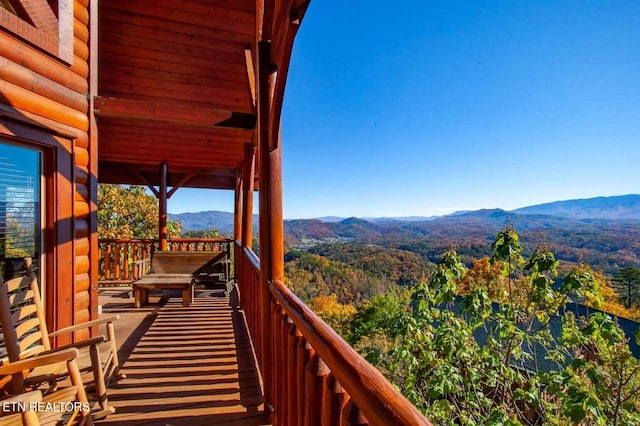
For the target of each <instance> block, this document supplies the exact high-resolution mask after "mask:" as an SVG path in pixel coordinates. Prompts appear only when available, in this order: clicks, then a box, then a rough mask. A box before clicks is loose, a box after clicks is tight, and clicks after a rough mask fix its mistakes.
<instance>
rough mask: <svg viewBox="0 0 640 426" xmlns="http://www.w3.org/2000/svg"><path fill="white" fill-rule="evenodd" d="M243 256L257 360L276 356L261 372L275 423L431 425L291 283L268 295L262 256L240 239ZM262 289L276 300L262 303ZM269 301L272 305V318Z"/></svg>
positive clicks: (240, 270)
mask: <svg viewBox="0 0 640 426" xmlns="http://www.w3.org/2000/svg"><path fill="white" fill-rule="evenodd" d="M235 259H236V273H237V282H238V290H239V294H240V306H241V308H242V309H243V310H244V312H245V317H246V320H247V325H248V327H249V332H250V334H251V339H252V341H253V344H254V347H255V349H256V355H257V358H258V360H263V359H269V360H272V363H271V365H268V366H265V365H261V371H262V372H263V381H264V384H265V393H267V394H268V395H270V401H267V402H269V403H270V404H271V405H272V408H273V413H272V414H273V417H274V418H272V422H273V423H274V424H277V425H321V424H322V425H325V424H326V425H361V424H375V425H430V424H431V423H430V422H429V421H428V420H427V419H426V418H425V417H424V416H423V415H422V414H421V413H420V412H419V411H418V409H417V408H415V406H413V405H412V404H411V403H410V402H409V401H407V400H406V399H405V398H404V397H403V396H402V394H400V392H398V391H397V390H396V389H395V388H394V387H393V385H391V383H389V382H388V381H387V380H386V379H385V378H384V376H383V375H382V374H381V373H380V372H379V371H378V370H377V369H376V368H375V367H373V366H372V365H371V364H369V363H368V362H367V361H366V360H365V359H363V358H362V357H361V356H360V355H359V354H358V353H356V352H355V350H353V348H351V346H349V344H348V343H346V342H345V341H344V340H343V339H342V338H341V337H340V336H339V335H338V334H337V333H336V332H335V331H334V330H333V329H332V328H331V327H329V326H328V325H327V324H326V323H325V322H324V321H323V320H322V319H320V318H319V317H318V316H317V315H316V314H315V313H314V312H313V311H311V309H309V308H308V307H307V306H306V305H305V304H304V303H302V302H301V301H300V300H299V299H298V297H297V296H296V295H295V294H293V293H292V292H291V291H290V290H289V289H288V288H287V287H286V286H285V285H284V284H283V283H281V282H271V283H269V289H268V290H269V291H268V292H260V291H259V290H260V260H259V259H258V257H257V256H256V255H255V254H254V253H253V252H252V251H251V250H250V249H248V248H244V249H243V248H242V247H240V244H239V243H238V242H236V246H235ZM261 293H262V294H263V295H264V294H266V295H267V297H268V298H269V303H268V304H267V303H261V300H260V297H261V296H260V294H261ZM263 306H270V313H269V315H267V316H265V315H264V312H263V311H262V309H264V308H263ZM264 318H269V324H268V330H269V334H270V336H269V339H268V341H267V339H266V338H264V336H263V335H264V334H265V333H264V332H263V327H264V323H263V322H262V321H261V319H264Z"/></svg>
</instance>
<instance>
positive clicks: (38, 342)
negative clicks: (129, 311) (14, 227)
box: [0, 258, 124, 418]
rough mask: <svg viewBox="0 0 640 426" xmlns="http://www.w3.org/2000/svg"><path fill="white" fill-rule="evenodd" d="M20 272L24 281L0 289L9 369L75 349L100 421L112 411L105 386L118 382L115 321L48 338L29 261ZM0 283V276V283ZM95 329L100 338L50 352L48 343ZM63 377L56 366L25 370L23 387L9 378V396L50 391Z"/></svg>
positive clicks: (0, 315) (81, 326)
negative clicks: (99, 329)
mask: <svg viewBox="0 0 640 426" xmlns="http://www.w3.org/2000/svg"><path fill="white" fill-rule="evenodd" d="M25 269H26V272H27V274H26V276H25V277H23V278H14V279H11V280H9V281H7V282H6V283H3V284H2V285H0V320H1V321H2V333H3V335H4V343H5V346H6V350H7V356H8V358H9V361H10V362H12V363H14V362H16V361H19V360H22V359H25V358H32V357H38V356H40V355H41V354H44V353H49V352H53V351H59V350H62V349H66V348H67V347H74V348H77V349H78V350H79V353H80V356H79V357H78V359H77V361H76V362H77V365H78V367H79V369H80V371H81V372H91V373H93V387H94V388H95V393H96V399H97V401H98V403H99V405H100V410H98V411H96V412H94V413H93V416H94V418H103V417H106V416H108V415H109V414H111V413H113V412H115V409H114V408H113V407H111V406H109V402H108V398H107V385H108V383H109V382H110V380H111V379H115V380H119V379H121V378H124V375H122V374H121V373H120V363H119V360H118V352H117V348H116V341H115V331H114V327H113V321H114V320H116V319H117V318H118V317H117V316H110V317H106V318H100V319H98V320H94V321H89V322H85V323H82V324H78V325H74V326H70V327H66V328H64V329H60V330H57V331H55V332H53V333H49V332H48V330H47V325H46V321H45V317H44V312H43V307H42V300H41V298H40V290H39V288H38V282H37V279H36V276H35V273H34V272H33V266H32V263H31V259H30V258H26V259H25ZM1 278H2V277H1V276H0V280H1ZM99 325H105V327H106V336H104V335H103V336H98V337H93V338H90V339H87V340H84V341H80V342H76V343H73V344H71V345H67V346H65V347H62V348H57V349H54V350H53V351H52V349H51V341H50V338H51V337H54V336H59V335H61V334H64V333H73V332H75V331H78V330H84V329H87V328H90V327H94V326H99ZM34 365H35V364H34ZM67 375H68V373H67V370H66V368H65V366H64V365H63V364H60V363H58V364H57V365H56V364H53V365H47V366H43V367H37V368H33V369H30V371H29V374H28V375H27V376H26V377H25V378H24V380H23V383H20V382H19V380H17V379H16V378H15V377H14V380H13V382H14V393H19V392H20V391H23V390H26V389H29V388H32V387H35V386H39V385H41V384H43V383H46V382H48V383H49V386H50V388H55V385H56V381H57V380H58V379H60V378H64V377H66V376H67ZM15 386H19V387H20V386H21V387H22V388H23V389H22V390H20V389H16V388H15Z"/></svg>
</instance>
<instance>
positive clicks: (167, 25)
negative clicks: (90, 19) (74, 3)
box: [100, 5, 253, 53]
mask: <svg viewBox="0 0 640 426" xmlns="http://www.w3.org/2000/svg"><path fill="white" fill-rule="evenodd" d="M102 10H103V11H102V14H101V15H100V22H101V24H102V25H105V28H110V29H111V30H112V31H114V33H111V32H108V33H105V34H104V37H105V40H111V37H113V36H114V35H115V34H116V33H117V34H118V35H121V36H132V37H136V36H139V35H141V34H143V35H144V37H149V38H152V39H154V40H159V41H164V42H173V43H179V44H184V45H186V46H191V47H195V48H201V47H202V48H207V49H212V50H215V51H218V52H226V53H238V52H239V51H241V50H242V49H244V47H245V46H246V45H247V43H249V44H250V43H251V41H252V40H253V38H252V37H247V36H240V35H238V34H234V33H229V32H228V31H221V30H218V29H216V28H210V27H199V26H193V25H191V24H188V23H183V22H176V21H162V25H159V24H158V22H159V21H158V20H157V19H155V18H152V17H149V16H144V15H136V14H131V13H127V12H124V11H120V10H116V9H110V8H109V6H108V5H107V6H103V9H102Z"/></svg>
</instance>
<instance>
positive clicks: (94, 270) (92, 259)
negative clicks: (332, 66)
mask: <svg viewBox="0 0 640 426" xmlns="http://www.w3.org/2000/svg"><path fill="white" fill-rule="evenodd" d="M97 95H98V0H90V2H89V141H90V142H89V209H90V218H89V280H90V286H89V296H90V302H89V313H90V318H89V319H91V320H94V319H97V318H98V305H99V303H100V302H99V300H98V275H99V264H100V263H99V259H100V249H99V248H98V126H97V123H96V116H95V114H94V100H95V97H96V96H97ZM93 333H98V327H97V326H96V327H94V328H93V329H92V334H93ZM96 335H97V334H96Z"/></svg>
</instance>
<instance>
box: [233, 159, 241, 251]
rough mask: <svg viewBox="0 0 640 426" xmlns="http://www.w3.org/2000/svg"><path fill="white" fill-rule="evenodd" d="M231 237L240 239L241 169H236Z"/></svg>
mask: <svg viewBox="0 0 640 426" xmlns="http://www.w3.org/2000/svg"><path fill="white" fill-rule="evenodd" d="M233 239H234V240H236V241H240V240H241V239H242V171H241V170H239V169H238V170H236V188H235V193H234V204H233Z"/></svg>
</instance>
